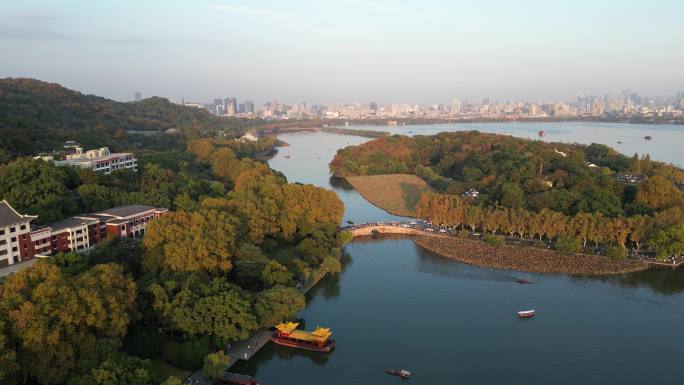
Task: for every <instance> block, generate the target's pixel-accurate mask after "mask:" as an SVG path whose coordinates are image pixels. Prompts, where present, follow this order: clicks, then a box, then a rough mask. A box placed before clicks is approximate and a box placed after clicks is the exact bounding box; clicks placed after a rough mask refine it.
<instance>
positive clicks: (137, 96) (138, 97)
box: [133, 92, 142, 102]
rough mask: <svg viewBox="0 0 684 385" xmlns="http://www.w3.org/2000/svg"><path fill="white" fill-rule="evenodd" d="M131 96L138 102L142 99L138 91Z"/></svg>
mask: <svg viewBox="0 0 684 385" xmlns="http://www.w3.org/2000/svg"><path fill="white" fill-rule="evenodd" d="M133 98H134V100H135V101H136V102H140V101H141V100H142V94H141V93H140V92H136V93H135V94H134V95H133Z"/></svg>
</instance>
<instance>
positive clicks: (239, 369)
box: [231, 342, 335, 377]
mask: <svg viewBox="0 0 684 385" xmlns="http://www.w3.org/2000/svg"><path fill="white" fill-rule="evenodd" d="M332 354H335V351H334V350H333V351H332V352H330V353H326V354H322V353H320V352H313V351H308V350H303V349H294V348H289V347H287V346H280V345H276V344H274V343H272V342H269V343H268V344H267V345H266V346H264V348H263V349H261V350H260V351H259V352H258V353H257V354H255V355H254V356H253V357H252V358H251V359H250V360H249V362H245V361H240V362H238V363H237V364H235V365H234V366H233V367H231V371H232V372H235V373H242V374H248V375H250V376H254V377H257V376H258V373H259V368H260V367H261V366H263V365H265V364H266V363H268V362H269V361H270V360H272V359H273V358H276V357H277V358H278V359H282V360H286V361H292V360H293V359H294V358H296V357H301V358H308V359H309V360H310V361H311V362H312V363H313V364H314V365H317V366H324V365H325V364H326V363H327V362H328V360H329V359H330V356H331V355H332Z"/></svg>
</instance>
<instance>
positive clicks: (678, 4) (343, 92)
mask: <svg viewBox="0 0 684 385" xmlns="http://www.w3.org/2000/svg"><path fill="white" fill-rule="evenodd" d="M682 15H684V0H649V1H636V0H619V1H618V0H573V1H553V0H535V1H526V0H516V1H513V0H511V1H503V0H479V1H478V0H476V1H433V0H421V1H399V0H396V1H393V0H336V1H327V0H317V1H316V0H312V1H297V0H289V1H260V0H252V1H248V0H209V1H173V0H164V1H161V0H160V1H157V0H137V1H128V0H116V1H104V0H97V1H93V0H88V1H76V0H73V1H58V0H45V1H37V0H1V1H0V77H34V78H38V79H41V80H46V81H52V82H59V83H62V84H64V85H65V86H67V87H70V88H75V89H78V90H80V91H82V92H85V93H94V94H98V95H103V96H106V97H110V98H114V99H118V100H130V99H132V98H133V93H134V92H136V91H141V92H142V93H143V95H144V96H151V95H160V96H165V97H168V98H169V99H171V100H174V101H178V100H180V98H181V97H185V100H186V101H188V100H191V101H195V100H197V101H210V100H212V99H213V98H215V97H226V96H235V97H237V98H238V99H241V100H242V99H252V100H254V101H256V102H264V101H266V100H272V99H277V100H279V101H281V102H285V103H294V102H298V101H307V102H309V103H314V102H319V103H345V102H357V101H358V102H363V103H367V102H370V101H371V100H374V101H377V102H379V103H401V102H412V103H426V104H429V103H449V101H450V100H451V99H453V98H460V99H468V100H471V101H475V100H479V99H481V98H482V97H490V98H492V99H494V100H507V99H522V98H525V99H528V100H541V99H544V100H550V99H558V100H569V99H570V98H571V97H572V96H573V95H576V94H577V93H581V94H591V93H595V94H604V93H612V94H617V93H619V92H620V91H621V90H622V89H623V88H629V89H631V90H632V91H633V92H639V93H640V94H642V95H671V94H674V93H675V92H676V91H683V90H684V19H682Z"/></svg>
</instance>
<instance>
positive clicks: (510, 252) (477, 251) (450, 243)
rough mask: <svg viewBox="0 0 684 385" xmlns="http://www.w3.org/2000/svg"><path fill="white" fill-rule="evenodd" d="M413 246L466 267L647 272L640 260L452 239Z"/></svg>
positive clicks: (429, 240)
mask: <svg viewBox="0 0 684 385" xmlns="http://www.w3.org/2000/svg"><path fill="white" fill-rule="evenodd" d="M416 244H417V245H418V246H420V247H422V248H424V249H427V250H429V251H432V252H433V253H436V254H439V255H441V256H443V257H446V258H451V259H455V260H457V261H459V262H463V263H467V264H470V265H476V266H482V267H489V268H495V269H501V270H519V271H525V272H531V273H555V274H572V275H615V274H625V273H633V272H637V271H642V270H646V269H648V268H650V265H649V264H648V263H646V262H645V261H641V260H613V259H610V258H608V257H604V256H598V255H587V254H567V253H562V252H559V251H555V250H548V249H537V248H532V247H517V246H510V245H504V246H491V245H488V244H486V243H484V242H482V241H478V240H470V239H462V238H456V237H439V238H436V237H425V236H418V237H417V238H416Z"/></svg>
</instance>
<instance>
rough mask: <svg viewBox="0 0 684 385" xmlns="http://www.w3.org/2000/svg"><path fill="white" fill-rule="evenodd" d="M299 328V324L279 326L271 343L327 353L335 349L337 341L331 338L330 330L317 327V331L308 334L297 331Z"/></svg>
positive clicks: (291, 323) (288, 323)
mask: <svg viewBox="0 0 684 385" xmlns="http://www.w3.org/2000/svg"><path fill="white" fill-rule="evenodd" d="M297 326H299V323H298V322H287V323H282V324H279V325H277V326H276V330H275V334H274V335H273V337H271V341H273V342H275V343H276V344H278V345H283V346H289V347H293V348H301V349H307V350H313V351H317V352H326V353H327V352H329V351H331V350H333V349H334V348H335V340H333V339H331V338H330V336H332V332H331V331H330V329H328V328H322V327H317V328H316V330H314V331H312V332H308V331H305V330H297Z"/></svg>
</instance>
